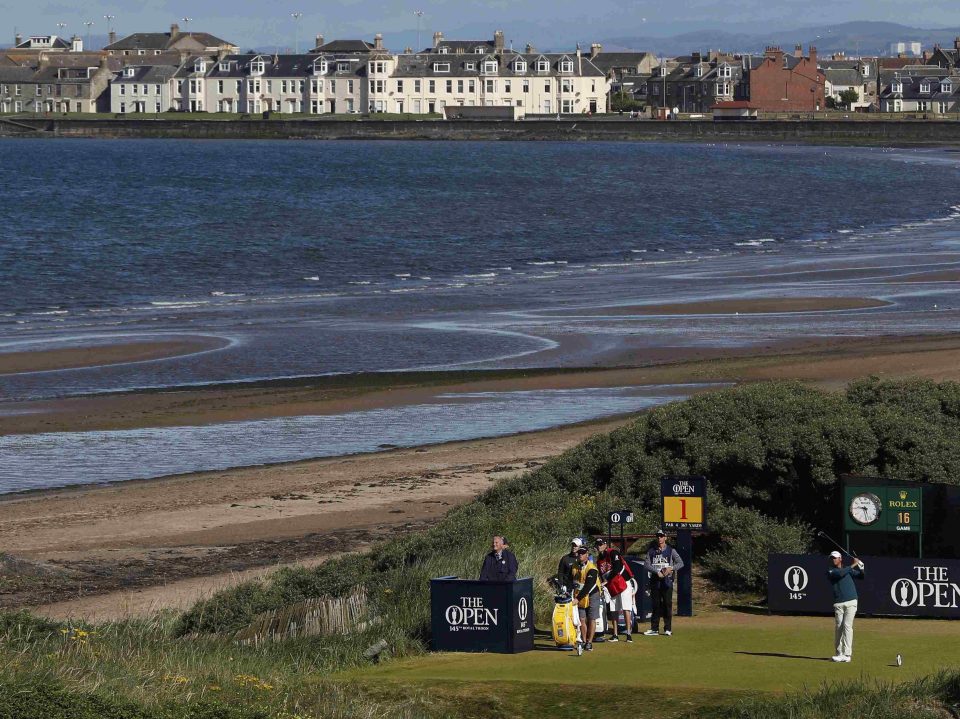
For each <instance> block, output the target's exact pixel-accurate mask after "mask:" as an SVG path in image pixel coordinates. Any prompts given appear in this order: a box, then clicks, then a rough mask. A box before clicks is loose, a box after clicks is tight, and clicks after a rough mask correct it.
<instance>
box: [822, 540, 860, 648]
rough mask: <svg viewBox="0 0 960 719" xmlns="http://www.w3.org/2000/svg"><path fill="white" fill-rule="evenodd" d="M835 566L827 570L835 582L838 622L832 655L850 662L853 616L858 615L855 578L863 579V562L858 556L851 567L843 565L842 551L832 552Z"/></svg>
mask: <svg viewBox="0 0 960 719" xmlns="http://www.w3.org/2000/svg"><path fill="white" fill-rule="evenodd" d="M830 562H831V563H832V564H833V567H832V568H831V569H830V570H828V571H827V578H828V579H829V580H830V583H831V584H833V614H834V616H835V617H836V620H837V624H836V630H835V632H834V642H835V643H836V645H837V653H836V655H835V656H833V657H830V658H831V659H833V661H835V662H849V661H850V659H851V656H852V655H853V618H854V617H855V616H857V587H856V585H855V584H854V583H853V578H854V577H856V578H857V579H863V570H864V569H865V567H864V565H863V562H861V561H860V560H859V559H857V558H856V557H854V558H853V561H852V562H851V563H850V566H849V567H844V566H843V557H842V556H840V552H830Z"/></svg>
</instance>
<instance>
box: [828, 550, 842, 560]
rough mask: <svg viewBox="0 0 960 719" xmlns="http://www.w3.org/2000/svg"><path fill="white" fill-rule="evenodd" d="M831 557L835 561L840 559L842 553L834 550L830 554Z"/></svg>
mask: <svg viewBox="0 0 960 719" xmlns="http://www.w3.org/2000/svg"><path fill="white" fill-rule="evenodd" d="M830 556H831V557H833V558H834V559H840V552H838V551H836V550H834V551H832V552H830Z"/></svg>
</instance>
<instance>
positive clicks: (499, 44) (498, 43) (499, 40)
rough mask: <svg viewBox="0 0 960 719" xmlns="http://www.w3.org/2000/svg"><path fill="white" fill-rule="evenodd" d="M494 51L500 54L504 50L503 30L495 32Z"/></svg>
mask: <svg viewBox="0 0 960 719" xmlns="http://www.w3.org/2000/svg"><path fill="white" fill-rule="evenodd" d="M493 51H494V52H495V53H497V54H498V55H499V54H500V53H502V52H503V30H497V31H496V32H495V33H493Z"/></svg>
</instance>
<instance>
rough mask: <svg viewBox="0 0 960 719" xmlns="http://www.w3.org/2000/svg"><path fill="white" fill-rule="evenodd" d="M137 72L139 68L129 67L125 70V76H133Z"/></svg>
mask: <svg viewBox="0 0 960 719" xmlns="http://www.w3.org/2000/svg"><path fill="white" fill-rule="evenodd" d="M136 74H137V68H135V67H128V68H127V69H126V70H124V71H123V76H124V77H133V76H134V75H136Z"/></svg>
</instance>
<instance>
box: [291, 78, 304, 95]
mask: <svg viewBox="0 0 960 719" xmlns="http://www.w3.org/2000/svg"><path fill="white" fill-rule="evenodd" d="M290 85H291V86H292V85H293V80H291V81H290ZM306 89H307V81H306V80H299V81H298V82H297V92H299V93H300V94H301V95H302V94H303V91H304V90H306Z"/></svg>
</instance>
